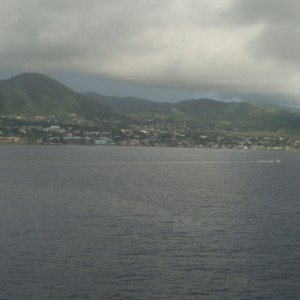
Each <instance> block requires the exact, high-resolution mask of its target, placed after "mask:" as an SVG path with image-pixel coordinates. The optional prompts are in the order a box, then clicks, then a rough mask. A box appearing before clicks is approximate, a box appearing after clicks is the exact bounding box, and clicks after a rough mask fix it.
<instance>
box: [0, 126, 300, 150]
mask: <svg viewBox="0 0 300 300" xmlns="http://www.w3.org/2000/svg"><path fill="white" fill-rule="evenodd" d="M110 125H112V124H110ZM110 127H111V126H110ZM114 128H115V130H111V129H110V130H107V129H105V128H104V129H103V127H102V129H99V128H97V127H96V126H87V124H85V125H79V124H73V125H72V124H61V125H57V124H55V125H51V124H47V125H46V126H45V124H43V126H41V125H38V124H34V125H29V124H26V125H24V124H19V125H18V124H14V125H10V126H3V125H2V126H0V144H73V145H120V146H154V147H197V148H213V149H256V150H263V149H270V150H292V149H300V137H299V139H298V138H297V135H295V134H294V135H289V136H287V135H286V134H283V132H275V133H274V132H270V133H267V132H263V133H255V134H251V131H249V129H245V128H236V127H234V128H232V127H230V126H229V125H224V124H213V125H207V124H205V125H204V124H192V123H183V122H178V123H176V122H157V121H156V122H148V123H147V122H129V123H128V120H127V123H126V124H122V123H119V124H118V126H117V127H116V126H115V127H114Z"/></svg>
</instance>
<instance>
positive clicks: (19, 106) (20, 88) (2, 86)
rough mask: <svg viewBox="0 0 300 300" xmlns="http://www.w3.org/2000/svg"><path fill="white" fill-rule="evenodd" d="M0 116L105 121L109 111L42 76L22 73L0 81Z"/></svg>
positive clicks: (110, 113) (109, 114)
mask: <svg viewBox="0 0 300 300" xmlns="http://www.w3.org/2000/svg"><path fill="white" fill-rule="evenodd" d="M0 114H1V115H27V116H28V115H55V116H56V117H61V118H65V117H68V116H70V115H74V114H75V115H78V116H80V117H83V118H96V117H97V118H99V117H100V118H105V117H111V116H112V115H113V112H112V111H111V109H109V108H108V107H106V106H103V105H101V104H100V103H96V102H95V101H93V100H92V99H90V98H87V97H85V96H84V95H81V94H79V93H76V92H74V91H73V90H71V89H69V88H67V87H65V86H64V85H62V84H61V83H59V82H58V81H56V80H53V79H51V78H49V77H47V76H45V75H41V74H32V73H24V74H21V75H18V76H15V77H13V78H11V79H8V80H2V81H0Z"/></svg>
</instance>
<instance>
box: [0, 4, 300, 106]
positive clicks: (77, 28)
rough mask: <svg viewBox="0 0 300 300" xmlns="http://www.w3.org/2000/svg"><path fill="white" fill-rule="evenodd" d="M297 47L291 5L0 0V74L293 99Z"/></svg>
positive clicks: (298, 87) (299, 32) (297, 88)
mask: <svg viewBox="0 0 300 300" xmlns="http://www.w3.org/2000/svg"><path fill="white" fill-rule="evenodd" d="M299 41H300V1H298V0H285V1H283V0H263V1H262V0H222V1H220V0H184V1H183V0H126V1H125V0H86V1H82V0H26V1H24V0H9V1H8V0H0V58H1V60H0V63H1V66H0V68H1V74H2V76H3V73H5V72H7V74H11V73H13V72H25V71H26V72H32V71H33V72H41V73H45V74H53V73H59V72H62V73H64V72H65V73H68V74H72V72H76V74H77V75H76V76H77V77H76V78H77V80H78V74H88V75H89V76H90V75H93V74H94V75H97V76H99V77H98V78H105V79H106V80H112V81H116V82H119V83H122V84H132V85H134V86H138V85H141V86H147V88H148V89H149V88H161V89H162V88H166V89H167V90H168V89H172V88H176V89H182V90H185V91H188V90H191V95H192V94H197V93H198V92H203V93H220V94H222V92H224V93H225V92H226V93H227V95H228V94H232V95H234V94H236V95H238V94H240V95H242V94H245V93H247V94H249V93H293V94H300V84H299V83H300V72H299V70H300V69H299V66H300V42H299ZM281 95H282V94H281ZM299 101H300V100H299Z"/></svg>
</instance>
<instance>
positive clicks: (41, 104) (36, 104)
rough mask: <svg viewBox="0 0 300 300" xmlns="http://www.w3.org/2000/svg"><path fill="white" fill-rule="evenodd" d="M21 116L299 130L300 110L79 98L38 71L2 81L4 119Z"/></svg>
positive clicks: (0, 107) (219, 103) (202, 101)
mask: <svg viewBox="0 0 300 300" xmlns="http://www.w3.org/2000/svg"><path fill="white" fill-rule="evenodd" d="M19 114H21V115H22V114H23V115H43V114H44V115H45V114H47V115H49V114H53V115H57V116H62V117H65V116H67V115H68V114H76V115H79V116H81V117H84V118H85V119H86V120H91V119H95V118H96V119H97V118H98V119H101V118H110V117H115V116H117V115H118V114H123V115H124V114H127V115H134V116H138V117H139V118H145V119H147V118H151V119H154V120H155V119H157V120H170V121H192V122H198V123H199V122H202V123H230V124H239V125H241V124H245V125H251V126H258V125H259V126H271V127H272V126H273V127H274V126H275V127H280V126H288V127H293V126H296V127H297V128H298V127H300V110H299V109H296V108H286V107H283V106H280V105H276V104H262V103H259V104H258V103H251V102H224V101H218V100H214V99H208V98H201V99H190V100H182V101H179V102H176V103H170V102H154V101H150V100H147V99H141V98H136V97H115V96H104V95H101V94H98V93H93V92H90V93H84V94H81V93H78V92H75V91H74V90H72V89H70V88H68V87H66V86H65V85H63V84H62V83H60V82H59V81H56V80H55V79H52V78H51V77H48V76H46V75H44V74H39V73H22V74H19V75H17V76H14V77H12V78H9V79H6V80H1V81H0V115H19Z"/></svg>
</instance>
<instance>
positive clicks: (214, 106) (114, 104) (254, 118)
mask: <svg viewBox="0 0 300 300" xmlns="http://www.w3.org/2000/svg"><path fill="white" fill-rule="evenodd" d="M85 95H86V96H87V97H90V98H91V99H94V100H95V101H97V102H99V103H101V104H104V105H106V106H108V107H110V108H111V109H112V110H113V111H115V112H117V113H126V114H133V115H139V117H143V116H144V117H145V118H149V117H151V118H157V119H160V120H162V119H166V120H173V121H194V122H202V123H230V124H244V125H249V126H255V127H270V128H273V127H274V128H275V127H300V110H298V109H292V108H287V107H283V106H279V105H275V104H258V103H250V102H223V101H217V100H212V99H205V98H203V99H194V100H183V101H180V102H178V103H167V102H163V103H159V102H153V101H149V100H145V99H138V98H133V97H125V98H121V97H107V96H103V95H99V94H96V93H87V94H85Z"/></svg>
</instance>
